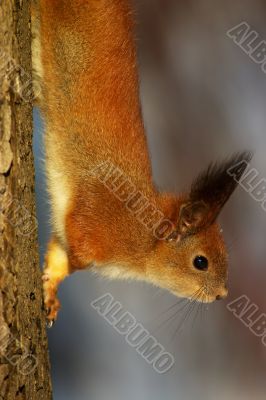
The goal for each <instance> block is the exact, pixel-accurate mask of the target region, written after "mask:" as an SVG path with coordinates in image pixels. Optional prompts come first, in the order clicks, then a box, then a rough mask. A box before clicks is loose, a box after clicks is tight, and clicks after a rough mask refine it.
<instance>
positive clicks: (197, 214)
mask: <svg viewBox="0 0 266 400" xmlns="http://www.w3.org/2000/svg"><path fill="white" fill-rule="evenodd" d="M251 158H252V154H251V153H249V152H243V153H237V154H234V155H233V156H232V157H231V158H230V159H228V160H225V161H224V162H222V163H219V164H217V163H214V164H211V165H209V167H208V168H207V169H206V170H205V171H204V172H202V173H201V174H200V175H199V176H198V177H197V179H196V180H195V181H194V183H193V184H192V187H191V191H190V194H189V199H188V201H187V202H186V203H184V204H183V205H182V206H181V208H180V213H179V223H178V229H179V232H180V234H181V235H188V234H193V233H195V232H197V231H199V230H201V229H203V228H205V227H207V226H209V225H211V224H212V223H213V222H214V221H215V220H216V218H217V217H218V215H219V213H220V212H221V210H222V208H223V206H224V204H225V203H226V202H227V200H228V199H229V197H230V196H231V194H232V193H233V191H234V190H235V189H236V187H237V185H238V183H239V181H240V178H241V177H242V175H243V173H244V171H245V169H246V167H247V166H248V163H249V161H250V160H251Z"/></svg>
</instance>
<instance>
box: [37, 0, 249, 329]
mask: <svg viewBox="0 0 266 400" xmlns="http://www.w3.org/2000/svg"><path fill="white" fill-rule="evenodd" d="M32 36H33V40H32V56H33V57H32V58H33V59H32V62H33V71H34V82H36V83H37V86H38V85H39V87H40V89H41V90H40V93H38V95H37V101H38V105H39V107H40V109H41V113H42V117H43V119H44V124H45V153H46V175H47V187H48V193H49V196H50V203H51V213H52V218H51V219H52V236H51V239H50V242H49V244H48V248H47V252H46V256H45V265H44V272H43V289H44V304H45V307H46V310H47V319H48V322H49V324H50V325H52V323H53V321H55V320H56V318H57V314H58V310H59V308H60V303H59V300H58V298H57V290H58V285H59V284H60V282H62V281H63V280H64V278H66V277H67V276H68V275H70V274H71V273H73V272H75V271H78V270H82V269H85V268H88V269H92V270H94V271H97V272H98V273H99V274H102V275H104V276H106V277H109V278H111V279H137V280H143V281H146V282H150V283H151V284H153V285H156V286H158V287H161V288H164V289H167V290H169V291H170V292H171V293H173V294H174V295H176V296H179V297H185V298H189V299H191V298H194V299H196V300H197V301H200V302H205V303H210V302H213V301H214V300H216V299H221V298H225V297H226V296H227V293H228V289H227V278H228V252H227V249H226V246H225V242H224V239H223V235H222V231H221V228H220V225H219V224H218V222H217V217H218V215H219V214H220V212H221V210H222V208H223V206H224V204H225V203H226V202H227V200H228V199H229V197H230V196H231V194H232V193H233V191H234V190H235V189H236V187H237V185H238V182H239V180H240V179H241V177H242V175H243V173H244V171H245V169H246V167H247V165H248V162H249V161H250V159H251V157H252V155H251V153H250V152H248V151H243V152H239V153H236V154H233V155H232V156H231V157H229V158H226V159H225V160H224V161H223V162H220V163H212V164H210V165H209V166H208V167H207V168H206V169H205V170H203V172H202V173H200V174H199V176H198V177H196V179H195V180H194V182H193V183H192V185H191V187H190V189H189V190H188V191H187V193H182V194H180V195H177V194H171V193H162V192H160V191H159V190H158V189H157V187H156V185H155V183H154V181H153V178H152V170H151V162H150V158H149V153H148V147H147V140H146V136H145V128H144V123H143V117H142V110H141V104H140V95H139V77H138V68H137V56H136V45H135V39H134V18H133V12H132V6H131V5H130V2H129V0H68V1H67V0H39V1H35V2H33V7H32Z"/></svg>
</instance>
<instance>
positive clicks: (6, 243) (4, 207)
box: [0, 0, 52, 400]
mask: <svg viewBox="0 0 266 400" xmlns="http://www.w3.org/2000/svg"><path fill="white" fill-rule="evenodd" d="M30 43H31V36H30V1H29V0H20V1H10V0H5V1H2V2H0V399H4V400H16V399H17V400H22V399H23V400H24V399H25V400H26V399H27V400H35V399H38V400H39V399H43V400H50V399H51V398H52V394H51V382H50V371H49V369H50V366H49V356H48V348H47V337H46V329H45V315H44V309H43V302H42V282H41V272H40V268H39V258H38V245H37V220H36V217H35V204H34V200H35V199H34V166H33V154H32V91H31V86H32V85H31V49H30Z"/></svg>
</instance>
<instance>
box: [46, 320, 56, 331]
mask: <svg viewBox="0 0 266 400" xmlns="http://www.w3.org/2000/svg"><path fill="white" fill-rule="evenodd" d="M54 323H55V320H54V319H46V326H47V328H48V329H50V328H52V327H53V325H54Z"/></svg>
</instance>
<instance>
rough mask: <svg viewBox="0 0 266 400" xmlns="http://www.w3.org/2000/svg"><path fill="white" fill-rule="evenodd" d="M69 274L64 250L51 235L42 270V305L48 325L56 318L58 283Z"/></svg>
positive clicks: (58, 304)
mask: <svg viewBox="0 0 266 400" xmlns="http://www.w3.org/2000/svg"><path fill="white" fill-rule="evenodd" d="M69 274H70V270H69V261H68V256H67V253H66V251H65V250H64V249H63V248H62V246H61V245H60V244H59V243H58V241H57V240H56V239H55V238H54V237H52V239H51V240H50V242H49V244H48V249H47V253H46V256H45V263H44V271H43V276H42V279H43V292H44V305H45V308H46V312H47V324H48V326H49V327H51V326H52V325H53V322H54V321H55V320H56V318H57V314H58V311H59V309H60V302H59V300H58V298H57V290H58V286H59V284H60V283H61V282H62V281H63V280H64V279H65V278H66V277H67V276H68V275H69Z"/></svg>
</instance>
